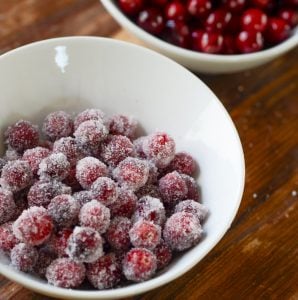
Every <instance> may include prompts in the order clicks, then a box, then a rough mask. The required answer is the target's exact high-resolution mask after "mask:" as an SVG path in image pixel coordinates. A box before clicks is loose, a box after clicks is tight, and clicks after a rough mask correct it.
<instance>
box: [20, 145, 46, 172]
mask: <svg viewBox="0 0 298 300" xmlns="http://www.w3.org/2000/svg"><path fill="white" fill-rule="evenodd" d="M49 155H50V150H49V149H47V148H44V147H35V148H32V149H28V150H26V151H25V152H24V154H23V157H22V160H25V161H27V162H28V164H29V166H30V168H31V171H32V173H33V175H37V171H38V169H39V164H40V163H41V161H42V160H43V159H44V158H46V157H47V156H49Z"/></svg>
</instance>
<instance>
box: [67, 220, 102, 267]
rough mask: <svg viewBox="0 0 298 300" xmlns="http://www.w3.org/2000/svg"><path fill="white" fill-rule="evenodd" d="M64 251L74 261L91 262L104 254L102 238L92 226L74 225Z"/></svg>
mask: <svg viewBox="0 0 298 300" xmlns="http://www.w3.org/2000/svg"><path fill="white" fill-rule="evenodd" d="M66 253H67V255H68V256H69V257H70V258H71V259H73V260H75V261H79V262H87V263H92V262H94V261H96V260H97V259H98V258H99V257H101V256H103V254H104V253H103V241H102V238H101V236H100V234H99V233H98V232H97V231H96V230H95V229H93V228H89V227H78V226H76V227H75V229H74V231H73V233H72V234H71V235H70V237H69V239H68V243H67V249H66Z"/></svg>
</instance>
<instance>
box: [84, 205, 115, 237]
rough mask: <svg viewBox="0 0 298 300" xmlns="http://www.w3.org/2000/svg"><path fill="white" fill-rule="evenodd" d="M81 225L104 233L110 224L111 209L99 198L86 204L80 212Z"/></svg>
mask: <svg viewBox="0 0 298 300" xmlns="http://www.w3.org/2000/svg"><path fill="white" fill-rule="evenodd" d="M79 221H80V225H81V226H84V227H91V228H93V229H95V230H97V231H98V232H99V233H104V232H106V230H107V229H108V227H109V225H110V210H109V209H108V208H107V207H105V206H104V205H103V204H101V203H99V202H98V201H97V200H92V201H90V202H88V203H86V204H84V205H83V206H82V208H81V210H80V214H79Z"/></svg>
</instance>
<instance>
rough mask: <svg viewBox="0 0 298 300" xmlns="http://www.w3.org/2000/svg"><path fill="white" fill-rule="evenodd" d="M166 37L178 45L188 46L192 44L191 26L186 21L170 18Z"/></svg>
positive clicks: (168, 40)
mask: <svg viewBox="0 0 298 300" xmlns="http://www.w3.org/2000/svg"><path fill="white" fill-rule="evenodd" d="M164 39H165V40H166V41H167V42H169V43H171V44H174V45H176V46H179V47H182V48H188V47H189V44H190V31H189V27H188V26H187V25H186V24H185V23H184V22H181V21H174V20H169V21H168V22H167V23H166V30H165V34H164Z"/></svg>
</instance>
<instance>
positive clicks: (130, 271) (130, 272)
mask: <svg viewBox="0 0 298 300" xmlns="http://www.w3.org/2000/svg"><path fill="white" fill-rule="evenodd" d="M156 267H157V263H156V257H155V255H154V254H153V253H152V252H151V251H150V250H148V249H144V248H133V249H131V250H130V251H129V252H127V254H126V255H125V257H124V259H123V263H122V268H123V273H124V275H125V277H126V278H127V279H128V280H131V281H135V282H141V281H144V280H147V279H149V278H151V277H152V276H153V275H154V273H155V271H156Z"/></svg>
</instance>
